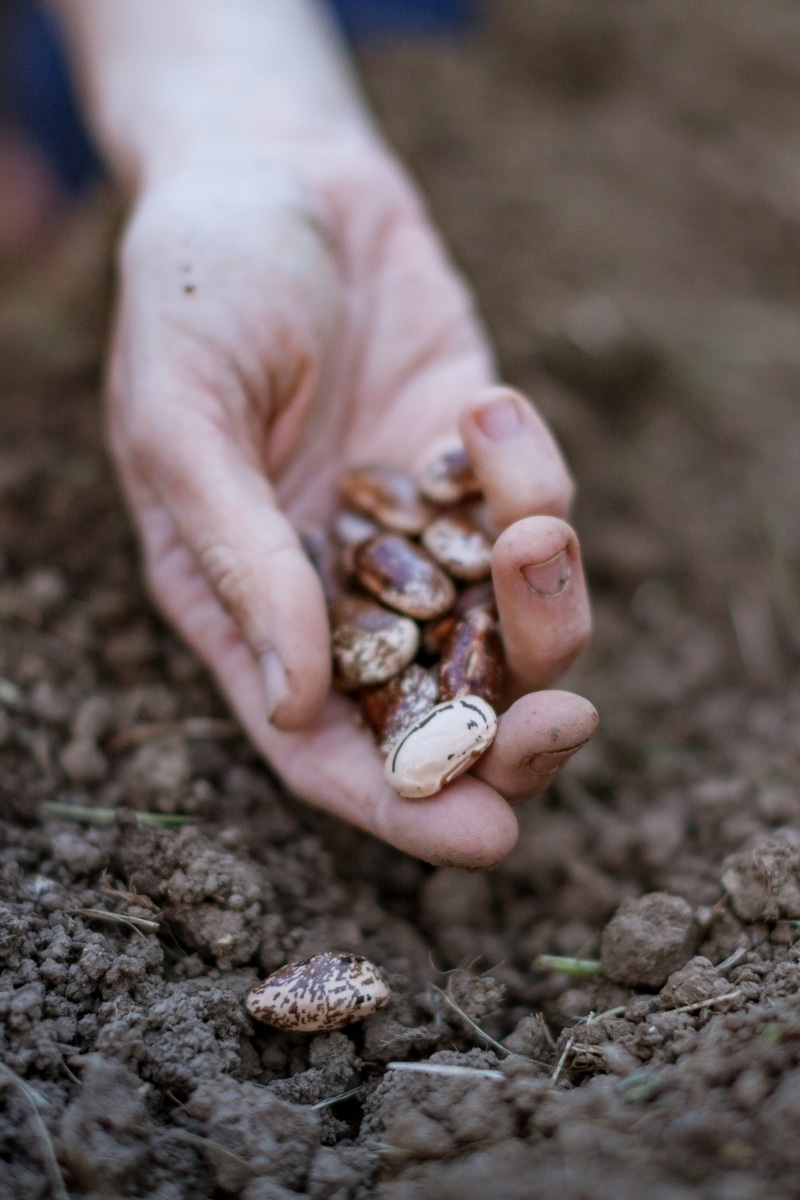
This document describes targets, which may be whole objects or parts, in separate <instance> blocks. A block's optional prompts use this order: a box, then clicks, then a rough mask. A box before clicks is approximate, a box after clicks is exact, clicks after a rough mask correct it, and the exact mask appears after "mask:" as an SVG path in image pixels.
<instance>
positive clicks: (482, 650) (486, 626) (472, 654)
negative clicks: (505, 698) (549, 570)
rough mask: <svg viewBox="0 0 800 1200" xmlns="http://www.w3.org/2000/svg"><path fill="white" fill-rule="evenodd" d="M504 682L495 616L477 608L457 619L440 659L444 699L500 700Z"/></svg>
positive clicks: (500, 644) (501, 654)
mask: <svg viewBox="0 0 800 1200" xmlns="http://www.w3.org/2000/svg"><path fill="white" fill-rule="evenodd" d="M502 686H503V643H502V641H501V640H500V631H499V629H498V627H497V622H496V621H495V619H494V617H492V616H491V615H490V614H489V613H487V612H486V611H485V610H484V609H480V608H474V609H471V610H470V611H469V612H467V613H466V614H465V615H464V616H463V617H461V619H460V620H459V621H457V622H456V624H455V626H454V628H453V630H452V631H451V633H450V636H449V637H448V638H447V639H446V641H445V643H444V646H443V647H442V651H441V660H440V662H439V691H440V695H441V698H442V700H452V699H455V698H456V697H459V696H468V695H473V696H481V697H482V698H483V699H484V700H488V702H489V703H490V704H493V705H494V704H497V701H498V699H499V698H500V691H501V688H502Z"/></svg>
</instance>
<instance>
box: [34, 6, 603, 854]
mask: <svg viewBox="0 0 800 1200" xmlns="http://www.w3.org/2000/svg"><path fill="white" fill-rule="evenodd" d="M56 7H57V9H58V12H59V14H60V16H61V18H62V19H63V21H64V24H65V28H66V30H67V32H68V35H69V39H70V42H71V44H72V46H73V49H74V54H75V58H76V61H77V63H78V65H79V71H80V77H81V80H82V83H83V87H84V93H85V98H86V107H87V111H88V113H89V116H90V119H91V120H92V123H93V125H94V128H95V131H96V134H97V137H98V140H99V142H100V144H101V145H102V147H103V148H104V150H105V153H106V155H107V158H108V160H109V162H110V163H111V165H112V167H113V169H114V170H115V171H116V173H117V175H118V177H119V179H120V180H121V181H122V183H123V185H124V186H125V188H126V189H127V191H128V194H129V196H130V202H131V209H130V218H129V222H128V226H127V230H126V233H125V235H124V239H123V242H122V245H121V249H120V258H119V300H118V308H117V314H116V321H115V332H114V336H113V342H112V346H111V352H110V361H109V373H108V412H109V428H110V438H111V444H112V448H113V452H114V456H115V458H116V462H117V466H118V469H119V473H120V477H121V480H122V484H123V487H124V490H125V493H126V496H127V499H128V502H129V504H130V506H131V509H132V512H133V514H134V517H135V520H136V523H137V526H138V530H139V534H140V538H141V543H142V547H143V553H144V560H145V569H146V574H147V578H148V581H149V585H150V588H151V591H152V594H153V596H154V597H155V600H156V601H157V603H158V604H159V606H160V607H161V609H162V610H163V612H164V613H165V614H166V616H167V617H168V619H169V620H170V621H171V622H172V623H173V625H174V626H175V628H176V629H177V630H178V631H179V632H180V633H181V634H182V635H183V637H184V638H185V639H186V640H187V641H188V642H189V644H190V645H191V646H193V647H194V649H195V650H196V651H197V653H198V654H199V655H200V656H201V658H203V659H204V661H205V662H206V663H207V664H208V666H209V667H210V668H211V670H212V672H213V673H214V675H215V676H216V678H217V680H218V681H219V684H220V686H221V688H222V690H223V692H224V693H225V695H226V696H227V698H228V700H229V702H230V704H231V706H232V708H233V709H234V711H235V712H236V713H237V715H238V717H239V719H240V720H241V722H242V724H243V726H244V727H245V729H246V730H247V732H248V733H249V735H250V737H251V738H252V740H253V742H254V743H255V745H256V746H257V747H258V748H259V749H260V750H261V751H262V752H263V754H264V756H265V758H266V759H267V760H268V761H269V762H270V763H271V764H272V765H273V766H274V768H275V769H276V771H277V772H278V773H279V774H280V776H281V777H282V778H283V779H284V781H285V782H286V784H287V785H288V787H289V788H290V789H291V790H292V791H293V792H294V793H296V794H297V795H298V796H301V797H303V798H304V799H306V800H308V801H310V802H311V803H313V804H315V805H317V806H319V807H321V808H324V809H327V810H328V811H329V812H332V813H335V814H337V815H338V816H340V817H342V818H344V819H346V820H348V821H351V822H353V823H354V824H356V825H358V826H360V827H361V828H363V829H366V830H368V831H369V832H371V833H373V834H375V835H376V836H378V837H380V838H383V839H384V840H386V841H388V842H390V843H391V844H393V845H395V846H398V847H399V848H401V849H403V850H405V851H407V852H409V853H411V854H414V855H417V856H419V857H421V858H423V859H426V860H427V861H429V862H433V863H438V864H448V865H460V866H467V867H473V868H476V867H486V866H490V865H492V864H493V863H495V862H497V861H499V860H500V859H501V858H502V857H503V856H504V855H505V854H506V853H507V852H508V851H509V850H510V849H511V847H512V846H513V844H514V841H515V839H516V835H517V823H516V818H515V815H514V811H513V805H514V804H515V803H516V802H518V801H519V800H521V799H523V798H524V797H526V796H529V795H533V794H536V793H537V792H539V791H541V790H543V788H544V787H546V786H547V785H548V784H549V783H550V782H551V781H552V779H553V778H554V776H555V774H556V773H557V771H558V769H559V768H560V766H561V765H562V764H563V762H564V761H566V759H567V758H568V757H569V755H570V753H572V752H573V751H574V749H576V748H577V747H578V746H580V745H582V744H583V743H584V742H585V741H586V740H587V739H588V738H589V737H590V736H591V734H592V732H593V730H594V728H595V725H596V721H597V717H596V713H595V711H594V709H593V708H592V706H591V705H590V704H589V703H588V702H587V701H586V700H584V699H582V698H581V697H579V696H573V695H571V694H570V693H567V692H560V691H543V690H541V689H544V688H546V687H548V686H549V685H550V684H551V683H552V682H553V681H554V680H555V679H556V678H557V677H558V676H559V675H560V674H561V673H562V672H563V671H564V670H565V669H566V667H567V666H569V664H570V663H571V662H572V661H573V659H574V658H575V657H576V655H577V654H578V653H579V651H580V649H581V648H582V646H583V644H584V642H585V641H586V638H587V636H588V633H589V607H588V601H587V597H586V590H585V585H584V580H583V573H582V569H581V563H580V553H579V549H578V542H577V538H576V537H575V534H574V532H573V531H572V530H571V529H570V527H569V525H567V524H566V520H565V518H566V516H567V514H568V510H569V505H570V501H571V498H572V483H571V480H570V478H569V475H568V473H567V471H566V468H565V467H564V465H563V462H562V460H561V457H560V455H559V452H558V450H557V448H556V446H555V444H554V442H553V439H552V437H551V435H550V434H549V432H548V431H547V429H546V427H545V426H544V424H543V423H542V421H541V420H540V418H539V417H538V416H537V415H536V413H535V411H534V409H533V408H532V406H531V405H530V404H529V403H528V402H527V401H526V400H525V399H524V398H523V397H521V396H519V395H518V394H517V393H515V392H513V391H511V390H510V389H507V388H503V387H501V386H499V385H498V384H497V380H496V375H495V369H494V365H493V362H492V355H491V351H490V348H489V346H488V343H487V340H486V336H485V334H484V331H483V329H482V327H481V325H480V322H479V321H478V319H477V318H476V315H475V313H474V310H473V307H472V302H471V299H470V296H469V294H468V291H467V290H466V288H465V286H464V283H463V281H462V280H461V279H460V278H459V276H458V275H457V274H456V272H455V271H454V269H453V267H452V265H451V264H450V263H449V262H448V260H447V257H446V255H445V253H444V251H443V249H442V246H441V244H440V242H439V239H438V237H437V235H436V233H435V232H434V230H433V229H432V227H431V224H430V221H429V219H428V217H427V215H426V213H425V210H424V207H423V205H422V203H421V201H420V198H419V196H418V195H417V193H416V191H415V190H414V188H413V186H412V185H411V183H410V182H409V180H408V178H407V177H406V175H405V174H404V172H403V171H402V169H401V168H400V167H399V165H398V164H397V162H396V161H395V160H394V159H393V157H392V156H391V154H390V153H389V151H388V150H387V149H386V147H385V146H384V145H383V143H382V141H381V139H380V136H379V134H378V132H377V131H376V129H375V127H374V125H373V123H372V121H371V119H370V117H369V115H368V114H367V113H366V111H365V109H364V107H363V105H362V102H361V100H360V98H359V95H358V92H357V89H356V87H355V85H354V83H353V82H352V80H351V78H350V75H349V70H348V67H347V64H346V60H345V58H344V56H343V54H342V52H341V50H340V48H339V46H338V42H337V41H336V38H335V36H334V35H333V33H332V32H331V30H330V29H329V28H328V26H327V23H326V20H325V18H324V16H323V13H322V11H321V9H320V8H318V6H317V4H316V0H291V2H288V0H225V2H224V3H222V0H171V2H170V3H169V4H164V3H163V0H136V2H135V3H130V0H57V4H56ZM459 441H462V442H463V444H465V445H466V447H467V449H468V451H469V453H470V456H471V458H472V461H473V464H474V467H475V470H476V472H477V474H478V478H479V480H480V482H481V484H482V487H483V490H484V492H485V495H486V498H487V502H488V507H489V511H490V514H491V517H492V520H493V522H494V524H495V527H496V531H497V533H498V535H499V536H498V539H497V542H496V546H495V551H494V557H493V574H494V582H495V589H496V593H497V599H498V607H499V611H500V616H501V626H502V633H503V638H504V641H505V645H506V652H507V655H508V659H509V662H510V663H512V664H513V675H512V685H511V686H512V689H513V692H512V696H511V699H514V697H516V699H515V700H514V702H513V703H512V704H511V706H510V707H509V708H508V710H507V711H506V712H505V713H504V714H503V715H502V717H501V719H500V726H499V732H498V736H497V739H496V742H495V745H494V746H493V747H492V748H491V749H490V751H489V752H488V753H487V754H486V755H485V756H484V757H483V758H482V759H481V760H480V761H479V763H478V764H477V765H476V767H475V768H474V769H473V771H472V772H471V773H470V774H468V775H465V776H462V777H461V778H460V779H458V780H457V781H455V782H454V783H452V784H450V785H449V786H448V787H446V788H445V789H444V790H443V791H442V792H441V793H439V794H438V795H437V796H435V797H433V798H431V799H429V800H423V801H419V800H413V801H412V800H405V799H402V798H401V797H399V796H397V795H396V794H395V793H394V792H393V791H391V789H390V788H389V787H388V786H387V784H386V783H385V781H384V778H383V761H382V758H381V756H380V755H379V753H378V751H377V750H376V748H375V746H374V745H373V742H372V739H371V736H370V735H369V734H368V733H367V732H365V731H364V729H363V728H362V727H361V726H360V725H359V723H358V721H357V720H356V715H355V709H354V706H353V704H352V702H351V701H350V700H349V699H347V698H345V697H344V696H342V695H339V694H337V693H336V692H334V691H332V690H331V686H330V684H331V679H330V641H329V631H328V623H327V617H326V611H325V604H324V600H323V597H322V592H321V589H320V586H319V583H318V581H317V578H316V575H315V574H314V571H313V569H312V567H311V566H310V564H309V562H308V560H307V559H306V557H305V555H304V554H303V552H302V549H301V546H300V543H299V540H298V536H297V530H298V529H301V528H302V527H303V526H305V525H309V524H313V523H322V524H324V523H326V521H327V519H328V518H329V515H330V513H331V511H332V508H333V505H334V503H335V495H336V478H337V475H338V474H339V473H340V471H341V470H343V469H345V468H346V467H351V466H355V465H360V464H362V463H368V462H384V463H389V464H394V465H397V466H402V467H404V468H407V469H408V470H410V471H411V472H416V471H417V470H419V469H420V468H421V467H422V466H423V465H424V464H425V462H426V461H428V460H429V459H430V458H431V457H433V456H434V455H435V454H436V453H438V452H439V451H441V450H442V449H444V448H446V447H449V446H452V445H454V444H457V443H458V442H459Z"/></svg>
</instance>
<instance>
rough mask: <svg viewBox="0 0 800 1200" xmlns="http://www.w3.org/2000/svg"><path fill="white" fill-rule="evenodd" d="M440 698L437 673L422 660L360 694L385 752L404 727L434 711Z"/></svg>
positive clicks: (370, 722)
mask: <svg viewBox="0 0 800 1200" xmlns="http://www.w3.org/2000/svg"><path fill="white" fill-rule="evenodd" d="M438 699H439V686H438V684H437V682H436V676H435V674H433V672H431V671H426V670H425V668H424V667H421V666H420V665H419V663H412V664H411V666H410V667H406V669H405V671H401V673H400V674H399V675H395V677H394V679H390V680H389V682H388V683H384V684H381V686H380V687H374V688H367V689H366V690H365V691H363V692H362V693H361V695H360V696H359V702H360V704H361V711H362V713H363V714H364V717H365V719H366V721H367V724H368V725H369V726H370V728H371V729H372V731H373V733H374V734H375V737H376V738H377V741H378V749H379V750H380V751H381V752H382V753H384V754H386V753H387V752H388V750H389V748H390V746H391V745H392V742H393V741H394V740H395V738H396V737H397V736H398V735H399V734H401V733H402V732H403V730H404V729H406V728H407V727H408V726H409V725H412V724H413V723H414V722H415V721H417V720H419V718H420V717H424V716H425V715H426V714H427V713H429V712H430V711H431V709H432V708H433V707H434V705H435V704H436V702H437V700H438Z"/></svg>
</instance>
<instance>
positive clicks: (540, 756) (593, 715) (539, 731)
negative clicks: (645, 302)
mask: <svg viewBox="0 0 800 1200" xmlns="http://www.w3.org/2000/svg"><path fill="white" fill-rule="evenodd" d="M597 721H598V717H597V712H596V710H595V708H594V706H593V705H592V704H590V703H589V701H588V700H584V699H583V697H582V696H575V695H573V694H572V693H571V692H535V693H532V694H530V695H527V696H523V697H522V698H521V699H520V700H517V702H516V704H512V706H511V708H509V710H508V711H507V712H505V713H503V715H502V716H501V717H500V720H499V722H498V726H497V734H496V736H495V739H494V741H493V742H492V744H491V746H490V747H489V749H488V750H487V752H486V753H485V754H484V755H482V756H481V758H479V759H478V761H477V763H476V764H475V766H474V767H473V774H475V775H476V776H477V777H478V778H479V779H482V780H483V782H484V783H488V784H489V785H490V786H491V787H492V788H495V789H496V790H497V791H498V792H500V794H501V795H503V796H505V798H506V799H507V800H509V801H510V802H511V803H519V802H520V801H522V800H525V799H527V798H529V797H532V796H538V795H539V794H540V793H541V792H543V791H545V789H546V788H548V787H549V786H550V784H551V783H552V782H553V780H554V779H555V777H556V775H557V774H558V772H559V771H560V770H561V768H562V767H563V766H564V764H565V763H567V762H568V761H569V759H570V758H571V757H572V755H573V754H575V752H576V751H577V750H580V748H581V746H584V745H585V744H586V742H588V740H589V738H590V737H591V736H592V734H593V733H594V731H595V729H596V728H597Z"/></svg>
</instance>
